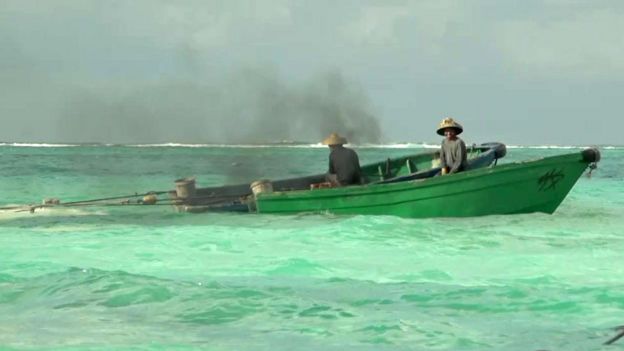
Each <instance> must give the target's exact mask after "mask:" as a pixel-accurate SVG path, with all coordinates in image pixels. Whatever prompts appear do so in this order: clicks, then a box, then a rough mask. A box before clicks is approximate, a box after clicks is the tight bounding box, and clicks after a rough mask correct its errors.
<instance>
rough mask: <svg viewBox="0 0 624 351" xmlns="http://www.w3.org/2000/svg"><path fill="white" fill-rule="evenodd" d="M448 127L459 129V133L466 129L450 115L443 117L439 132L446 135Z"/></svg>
mask: <svg viewBox="0 0 624 351" xmlns="http://www.w3.org/2000/svg"><path fill="white" fill-rule="evenodd" d="M446 128H454V129H455V130H456V131H457V132H456V133H457V135H459V134H461V132H463V131H464V128H463V127H462V126H461V124H459V123H457V122H455V121H454V120H453V119H452V118H450V117H447V118H445V119H443V120H442V122H440V125H439V126H438V134H440V135H444V130H445V129H446Z"/></svg>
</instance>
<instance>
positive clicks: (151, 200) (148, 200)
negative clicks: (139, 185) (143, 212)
mask: <svg viewBox="0 0 624 351" xmlns="http://www.w3.org/2000/svg"><path fill="white" fill-rule="evenodd" d="M157 201H158V198H157V197H156V195H154V194H149V195H145V196H143V205H153V204H155V203H156V202H157Z"/></svg>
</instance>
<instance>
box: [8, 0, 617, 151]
mask: <svg viewBox="0 0 624 351" xmlns="http://www.w3.org/2000/svg"><path fill="white" fill-rule="evenodd" d="M623 100H624V1H619V0H613V1H590V0H588V1H575V0H569V1H564V0H542V1H532V0H524V1H511V0H510V1H502V0H474V1H468V0H457V1H450V0H431V1H392V0H384V1H365V0H358V1H320V0H309V1H278V0H276V1H235V0H230V1H225V0H224V1H210V0H197V1H158V0H149V1H147V0H146V1H141V0H138V1H137V0H133V1H112V0H111V1H104V0H98V1H88V0H75V1H68V0H54V1H34V0H33V1H30V0H15V1H13V0H0V118H1V120H2V125H1V126H0V141H48V142H63V141H65V142H89V141H93V142H164V141H176V142H226V141H230V142H244V141H249V142H260V141H269V140H282V139H289V140H302V141H308V140H316V139H318V138H321V137H322V136H323V135H324V134H326V133H328V132H329V131H331V130H338V131H339V132H342V133H345V134H348V135H349V136H350V137H351V138H352V139H356V140H360V141H377V140H381V141H414V142H416V141H436V142H437V141H438V140H439V137H438V136H437V135H435V129H436V126H437V124H438V122H439V121H440V120H441V119H442V118H443V117H445V116H452V117H454V118H456V119H457V120H458V121H459V122H460V123H462V124H463V125H464V128H465V133H464V139H465V140H467V141H470V142H482V141H494V140H497V141H502V142H506V143H507V144H582V145H587V144H623V143H624V142H623V138H622V136H621V131H622V130H624V118H623V116H622V106H623V105H624V102H623Z"/></svg>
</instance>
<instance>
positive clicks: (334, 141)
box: [322, 133, 347, 145]
mask: <svg viewBox="0 0 624 351" xmlns="http://www.w3.org/2000/svg"><path fill="white" fill-rule="evenodd" d="M322 143H323V145H342V144H346V143H347V138H345V137H342V136H340V135H339V134H338V133H331V134H330V135H329V136H328V137H327V138H325V139H323V142H322Z"/></svg>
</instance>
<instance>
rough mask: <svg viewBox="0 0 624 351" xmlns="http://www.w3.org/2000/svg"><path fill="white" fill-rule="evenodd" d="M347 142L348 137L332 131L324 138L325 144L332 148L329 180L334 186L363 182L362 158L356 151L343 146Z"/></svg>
mask: <svg viewBox="0 0 624 351" xmlns="http://www.w3.org/2000/svg"><path fill="white" fill-rule="evenodd" d="M346 143H347V139H346V138H344V137H342V136H340V135H338V134H337V133H331V134H330V135H329V136H328V137H327V138H325V140H323V144H324V145H328V146H329V148H330V149H331V152H330V153H329V171H328V175H327V180H328V181H330V182H331V183H332V184H333V185H334V186H345V185H352V184H362V171H361V170H360V160H359V158H358V155H357V154H356V153H355V151H353V150H351V149H348V148H346V147H344V146H343V145H344V144H346Z"/></svg>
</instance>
